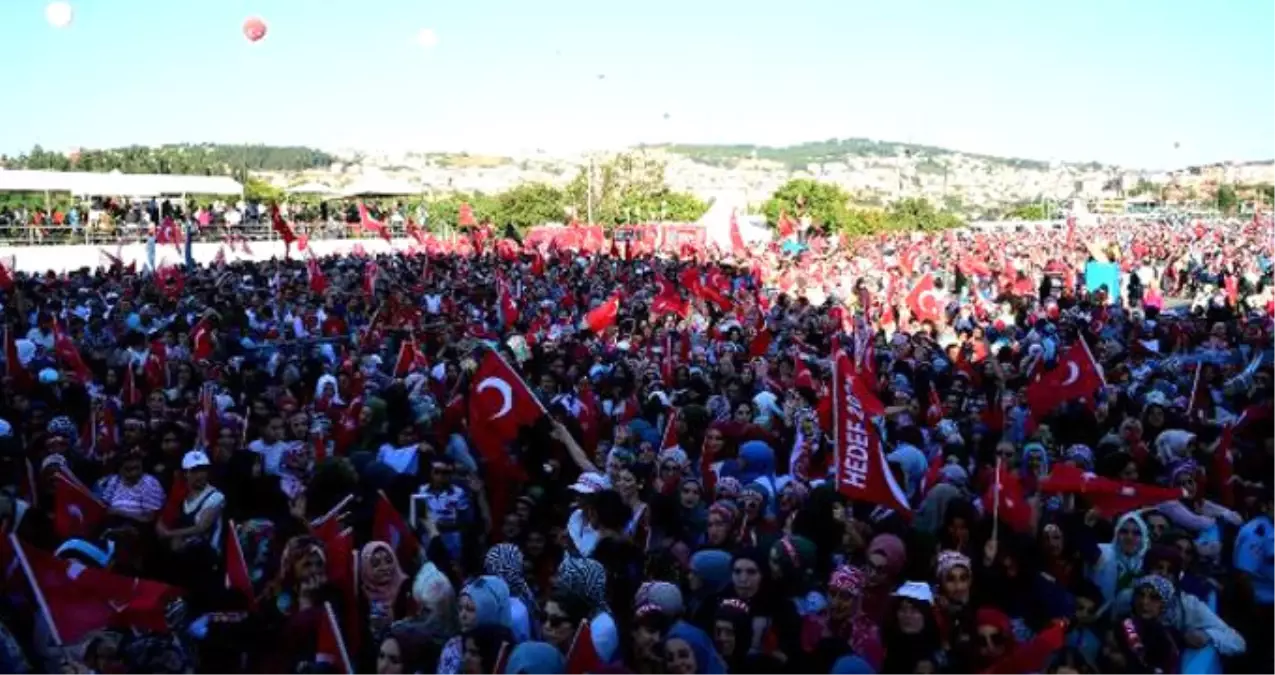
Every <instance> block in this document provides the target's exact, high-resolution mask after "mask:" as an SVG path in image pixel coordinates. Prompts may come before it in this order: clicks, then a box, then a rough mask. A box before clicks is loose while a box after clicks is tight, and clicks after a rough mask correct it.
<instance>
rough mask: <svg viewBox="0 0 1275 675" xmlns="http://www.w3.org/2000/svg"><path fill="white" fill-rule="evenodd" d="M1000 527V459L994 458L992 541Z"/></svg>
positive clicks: (994, 539)
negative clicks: (994, 485) (994, 482)
mask: <svg viewBox="0 0 1275 675" xmlns="http://www.w3.org/2000/svg"><path fill="white" fill-rule="evenodd" d="M1000 526H1001V458H1000V457H997V458H996V487H995V488H994V492H993V493H992V540H993V541H999V540H998V539H997V531H998V530H999V529H1000Z"/></svg>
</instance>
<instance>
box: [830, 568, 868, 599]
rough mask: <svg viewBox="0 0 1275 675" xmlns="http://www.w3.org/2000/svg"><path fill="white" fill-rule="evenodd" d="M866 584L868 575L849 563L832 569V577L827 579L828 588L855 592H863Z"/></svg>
mask: <svg viewBox="0 0 1275 675" xmlns="http://www.w3.org/2000/svg"><path fill="white" fill-rule="evenodd" d="M867 585H868V575H866V574H864V573H863V570H861V569H859V568H858V567H852V566H850V565H842V566H840V567H838V568H837V569H835V570H833V571H832V578H831V579H829V580H828V588H829V589H830V590H834V591H849V592H851V593H855V594H861V593H863V589H864V588H866V587H867Z"/></svg>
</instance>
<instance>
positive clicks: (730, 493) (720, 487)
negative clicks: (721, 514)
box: [715, 476, 744, 499]
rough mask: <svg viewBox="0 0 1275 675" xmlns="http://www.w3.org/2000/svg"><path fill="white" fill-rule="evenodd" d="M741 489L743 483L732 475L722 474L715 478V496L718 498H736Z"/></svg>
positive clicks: (742, 488) (742, 489)
mask: <svg viewBox="0 0 1275 675" xmlns="http://www.w3.org/2000/svg"><path fill="white" fill-rule="evenodd" d="M743 491H744V484H743V483H740V482H739V479H738V478H735V477H734V476H722V477H721V478H718V479H717V494H716V495H715V496H716V497H717V498H718V499H736V498H738V497H739V493H741V492H743Z"/></svg>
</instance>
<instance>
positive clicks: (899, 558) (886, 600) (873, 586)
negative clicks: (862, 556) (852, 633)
mask: <svg viewBox="0 0 1275 675" xmlns="http://www.w3.org/2000/svg"><path fill="white" fill-rule="evenodd" d="M907 562H908V557H907V549H906V548H905V547H904V544H903V540H902V539H899V538H898V537H896V536H894V535H893V534H878V535H877V536H875V537H873V538H872V541H870V542H868V551H867V559H866V560H865V561H864V569H863V571H864V572H865V573H866V582H867V585H866V587H865V588H864V589H863V601H862V605H863V612H864V614H866V615H867V617H868V618H869V619H871V620H872V621H873V622H874V623H876V624H878V625H880V622H881V621H883V620H884V619H885V617H886V615H887V614H888V613H889V608H890V605H891V604H892V601H891V599H890V597H891V595H892V594H893V592H894V589H895V588H897V587H898V585H899V581H900V579H899V575H900V574H901V573H902V572H903V568H904V567H905V566H906V565H907Z"/></svg>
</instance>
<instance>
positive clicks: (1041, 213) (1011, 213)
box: [1004, 202, 1049, 220]
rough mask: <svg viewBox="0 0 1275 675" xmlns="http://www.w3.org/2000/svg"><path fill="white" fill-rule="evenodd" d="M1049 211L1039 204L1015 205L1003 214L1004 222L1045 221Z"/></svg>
mask: <svg viewBox="0 0 1275 675" xmlns="http://www.w3.org/2000/svg"><path fill="white" fill-rule="evenodd" d="M1048 218H1049V209H1048V208H1047V207H1046V206H1045V205H1044V204H1041V203H1040V202H1027V203H1024V204H1016V205H1015V206H1014V207H1013V208H1011V209H1009V210H1008V211H1006V212H1005V218H1004V219H1005V220H1047V219H1048Z"/></svg>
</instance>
